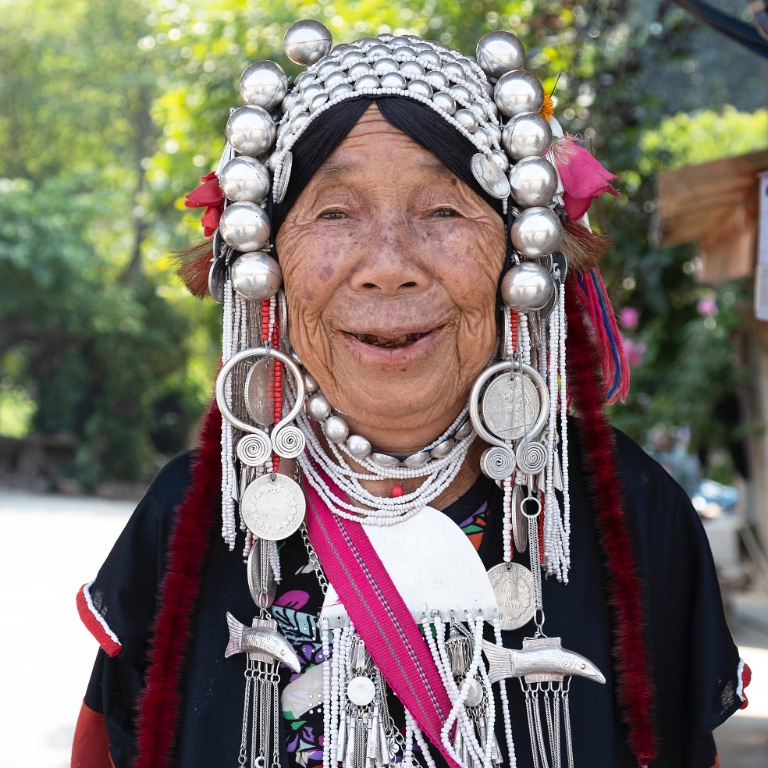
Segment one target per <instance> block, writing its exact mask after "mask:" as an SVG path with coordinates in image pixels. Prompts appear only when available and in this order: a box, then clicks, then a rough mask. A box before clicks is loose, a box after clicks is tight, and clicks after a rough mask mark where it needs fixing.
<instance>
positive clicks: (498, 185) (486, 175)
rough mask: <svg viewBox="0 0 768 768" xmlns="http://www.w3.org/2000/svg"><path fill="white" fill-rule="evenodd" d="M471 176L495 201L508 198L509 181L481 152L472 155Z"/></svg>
mask: <svg viewBox="0 0 768 768" xmlns="http://www.w3.org/2000/svg"><path fill="white" fill-rule="evenodd" d="M471 166H472V175H473V176H474V177H475V179H476V180H477V183H478V184H479V185H480V186H481V187H482V188H483V189H484V190H485V191H486V192H487V193H488V194H489V195H490V196H491V197H495V198H496V199H497V200H506V199H507V198H508V197H509V179H508V178H507V177H506V175H505V173H504V171H502V170H501V168H499V166H498V165H496V163H495V162H494V161H493V160H491V158H490V157H488V156H487V155H484V154H483V153H482V152H477V153H476V154H474V155H472V161H471Z"/></svg>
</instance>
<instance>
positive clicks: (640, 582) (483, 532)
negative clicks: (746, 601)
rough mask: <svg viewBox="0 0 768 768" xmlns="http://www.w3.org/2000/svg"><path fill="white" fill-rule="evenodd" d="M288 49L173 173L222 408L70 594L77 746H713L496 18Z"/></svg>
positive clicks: (553, 150)
mask: <svg viewBox="0 0 768 768" xmlns="http://www.w3.org/2000/svg"><path fill="white" fill-rule="evenodd" d="M285 48H286V53H287V54H288V56H289V57H291V58H292V59H293V60H294V61H296V62H297V63H300V64H303V65H308V69H307V70H306V72H304V73H303V74H301V75H300V76H299V77H298V78H297V79H296V81H295V83H294V84H293V85H292V86H291V87H289V85H288V80H287V78H286V77H285V75H284V74H283V72H282V70H281V69H280V67H279V66H277V65H276V64H274V63H272V62H257V63H256V64H254V65H252V66H251V67H249V68H248V69H247V70H246V72H245V73H244V75H243V78H242V80H241V94H242V96H243V99H244V101H245V102H246V104H245V106H242V107H240V108H239V109H236V110H235V111H234V112H233V113H232V115H231V117H230V119H229V123H228V126H227V138H228V144H227V149H226V151H225V154H224V157H223V158H222V163H221V165H220V166H219V170H218V173H217V174H216V175H215V176H214V175H211V176H210V177H208V178H207V179H206V183H205V185H204V186H203V188H202V190H201V191H198V192H197V193H196V195H194V196H191V204H193V205H194V204H199V203H201V202H202V203H204V204H208V205H209V210H208V212H207V213H206V216H205V217H204V223H206V224H207V225H209V226H210V227H211V231H212V230H213V229H216V227H217V225H218V229H217V231H216V234H215V235H214V238H213V241H212V249H213V253H212V254H211V251H210V248H209V249H208V252H207V253H205V254H203V256H202V257H199V258H197V259H193V260H192V261H191V262H190V263H189V264H187V266H186V267H185V268H184V270H183V273H184V276H185V278H186V279H187V281H188V284H189V285H190V287H191V288H192V290H193V291H195V292H197V293H201V292H202V290H203V286H205V287H207V288H209V290H210V292H211V293H212V295H213V296H214V298H216V299H217V300H219V301H220V302H222V303H223V305H224V334H223V339H224V345H223V358H222V362H223V365H222V369H221V371H220V373H219V376H218V378H217V383H216V404H215V405H214V406H212V408H211V411H210V412H209V414H208V416H207V418H206V422H205V424H204V428H203V431H202V436H201V444H200V447H199V449H198V450H197V451H194V452H191V453H189V454H183V455H181V456H179V457H177V458H176V459H174V460H173V461H172V462H171V463H170V464H169V465H168V466H167V467H166V468H165V469H164V470H163V471H162V472H161V473H160V475H159V476H158V478H157V479H156V480H155V481H154V483H153V484H152V486H151V487H150V489H149V491H148V492H147V495H146V497H145V498H144V500H143V501H142V502H141V504H140V505H139V507H138V509H137V511H136V513H135V514H134V516H133V517H132V519H131V521H130V522H129V523H128V525H127V527H126V529H125V531H124V533H123V534H122V536H121V538H120V540H119V541H118V542H117V544H116V546H115V548H114V549H113V551H112V553H111V554H110V556H109V558H108V559H107V561H106V563H105V565H104V566H103V568H102V569H101V570H100V572H99V574H98V576H97V578H96V579H95V580H94V581H93V582H91V583H90V584H89V585H86V587H84V588H83V590H82V591H81V593H80V595H79V598H78V600H79V607H80V610H81V615H82V616H83V619H84V621H85V623H86V625H87V626H88V627H89V629H91V631H92V632H93V633H94V635H95V636H96V637H97V639H98V640H99V641H100V644H101V646H102V649H101V650H100V652H99V656H98V659H97V662H96V667H95V669H94V673H93V676H92V679H91V684H90V686H89V688H88V691H87V693H86V697H85V704H84V707H83V712H82V714H81V718H80V722H79V724H78V730H77V734H76V739H75V751H74V759H73V764H75V765H109V764H110V760H111V763H112V764H114V765H115V766H118V767H119V768H122V766H129V765H136V766H141V767H142V768H144V767H145V766H161V765H183V766H198V765H199V766H206V767H207V768H208V767H210V766H220V765H234V764H235V763H236V764H237V765H240V766H248V767H249V768H262V767H265V766H272V767H273V768H274V767H276V766H278V765H280V766H302V767H303V766H319V765H320V764H322V765H323V766H324V768H331V766H333V767H334V768H335V767H336V766H339V765H343V766H345V768H385V767H386V766H393V765H394V764H396V763H404V764H406V765H411V764H414V763H418V764H420V765H422V766H425V767H429V768H432V766H435V765H444V764H448V765H450V766H452V767H454V768H458V767H460V768H490V766H496V765H502V764H503V765H509V766H514V765H515V764H517V765H520V766H526V767H527V766H536V768H539V766H542V767H543V766H561V765H567V766H569V768H572V767H573V766H582V767H583V766H600V768H612V767H614V766H615V767H616V768H619V767H620V766H638V765H654V766H669V768H672V767H673V766H674V768H680V767H681V766H690V767H691V768H693V767H696V768H709V766H712V765H714V764H715V762H716V754H715V748H714V743H713V740H712V736H711V732H712V731H713V730H714V728H716V727H717V726H718V725H720V724H721V723H722V722H723V721H724V720H725V719H726V718H727V717H729V716H730V715H731V714H732V713H733V712H734V711H735V710H736V709H738V708H739V707H740V706H742V705H743V703H744V702H745V701H746V699H745V697H744V695H743V680H742V678H743V676H744V675H743V673H744V665H743V663H741V662H740V660H739V657H738V653H737V650H736V648H735V647H734V645H733V642H732V640H731V638H730V635H729V632H728V630H727V627H726V625H725V621H724V619H723V613H722V607H721V603H720V598H719V594H718V589H717V581H716V578H715V574H714V568H713V564H712V559H711V555H710V554H709V551H708V548H707V544H706V538H705V536H704V533H703V531H702V529H701V526H700V524H699V522H698V518H697V516H696V514H695V513H694V511H693V510H692V508H691V506H690V504H689V503H688V501H687V499H686V498H685V495H684V494H683V492H682V491H681V490H680V489H679V487H678V486H677V485H676V484H675V483H674V481H673V480H671V479H670V478H669V477H668V476H667V475H666V473H665V472H664V471H663V470H662V469H661V468H660V467H659V466H658V465H656V464H655V463H654V462H653V461H652V460H651V459H649V458H648V457H647V456H646V455H645V454H643V452H642V451H641V450H640V449H639V448H637V447H636V446H635V445H634V444H632V443H631V442H630V441H629V440H628V439H627V438H626V437H624V436H623V435H621V434H619V433H615V432H613V431H611V430H610V428H609V427H608V426H607V424H606V422H605V420H604V418H603V416H602V415H601V404H602V402H601V401H602V399H603V394H602V393H603V392H604V391H610V395H611V396H616V395H618V394H620V393H621V391H622V390H623V389H624V388H625V382H624V379H623V378H622V366H621V358H620V353H619V347H618V345H617V344H616V338H617V336H616V335H614V334H615V327H613V325H612V320H611V313H610V309H609V307H610V305H608V304H607V298H606V297H605V294H604V292H603V289H602V283H601V281H600V279H599V275H598V273H597V272H596V270H595V268H594V266H595V264H594V256H595V251H596V250H598V249H599V246H600V241H599V238H597V237H596V236H594V235H592V234H591V232H590V231H589V229H588V226H587V224H586V223H585V220H584V219H582V220H581V221H576V219H579V217H581V216H582V214H584V213H585V211H586V208H587V207H588V204H589V200H590V198H591V196H592V195H593V194H597V193H598V192H600V191H607V190H608V184H607V181H609V180H610V179H611V178H612V177H611V176H610V175H609V174H607V173H605V172H603V171H602V169H600V168H599V167H596V164H595V163H594V161H591V159H590V158H588V157H585V156H584V154H583V150H580V148H579V147H578V146H576V145H574V144H573V143H572V142H570V141H569V140H567V139H562V138H560V139H559V140H558V138H557V137H558V136H562V132H561V131H560V130H559V126H558V124H557V122H556V120H555V118H554V116H553V115H552V110H551V103H550V102H548V100H547V97H546V94H544V92H543V90H542V88H541V85H540V83H539V82H538V81H537V80H536V79H535V78H534V77H533V76H532V75H531V74H530V73H528V72H526V71H525V70H524V69H523V65H524V52H523V49H522V46H521V45H520V43H519V41H518V40H517V39H516V38H515V37H514V36H513V35H511V34H509V33H504V32H493V33H489V34H488V35H486V36H485V37H484V38H483V39H482V40H481V41H480V42H479V44H478V48H477V56H476V59H469V58H467V57H465V56H463V55H461V54H460V53H459V52H458V51H453V50H449V49H448V48H446V47H445V46H442V45H440V44H437V43H430V42H426V41H423V40H420V39H419V38H416V37H413V36H404V37H392V36H391V35H382V36H380V37H379V38H368V39H365V40H361V41H357V42H355V43H352V44H349V45H340V46H336V47H335V48H333V49H331V39H330V35H329V33H328V31H327V30H326V29H325V28H324V27H323V26H322V25H320V24H317V23H316V22H298V23H297V24H295V25H294V26H293V27H291V29H289V30H288V32H287V33H286V37H285ZM595 176H597V177H598V182H597V184H596V186H594V187H593V188H592V189H589V188H588V187H587V186H585V184H586V182H587V181H588V177H590V178H592V177H595ZM219 185H220V187H219ZM220 189H221V190H223V193H222V192H220V191H219V190H220ZM224 195H226V199H227V200H226V207H225V208H224V210H223V214H222V215H221V218H220V221H219V220H218V213H219V212H220V210H218V211H217V209H218V208H219V203H222V204H223V203H224V199H223V197H224ZM222 207H223V205H222ZM568 214H570V218H569V215H568ZM209 266H210V274H209V273H208V268H209ZM566 273H568V275H567V276H566ZM566 335H567V348H568V361H566ZM601 354H602V356H603V359H602V360H601V359H600V355H601ZM601 372H602V378H601V376H600V375H599V374H600V373H601ZM569 403H570V405H571V407H572V408H573V411H574V413H575V414H578V418H569V417H567V416H566V411H567V409H568V406H569ZM222 417H223V418H222ZM218 509H220V511H221V515H222V517H221V518H220V520H221V530H222V533H223V537H224V540H225V542H226V544H227V545H228V546H225V545H222V544H221V542H218V541H217V540H216V539H217V537H216V536H215V535H214V529H215V528H218V527H219V526H218V523H217V522H216V521H217V519H218V512H217V510H218ZM542 575H544V577H545V578H542ZM547 577H548V578H547Z"/></svg>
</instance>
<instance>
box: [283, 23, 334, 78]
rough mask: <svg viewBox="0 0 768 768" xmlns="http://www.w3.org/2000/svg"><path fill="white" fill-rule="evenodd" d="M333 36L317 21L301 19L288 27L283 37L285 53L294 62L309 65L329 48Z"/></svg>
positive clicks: (325, 53)
mask: <svg viewBox="0 0 768 768" xmlns="http://www.w3.org/2000/svg"><path fill="white" fill-rule="evenodd" d="M332 45H333V38H332V37H331V33H330V32H329V31H328V28H327V27H326V26H325V25H324V24H321V23H320V22H319V21H313V20H312V19H302V20H301V21H297V22H295V23H294V24H291V26H290V27H288V30H287V31H286V33H285V36H284V37H283V50H284V51H285V55H286V56H287V57H288V58H289V59H290V60H291V61H293V62H294V63H296V64H302V65H303V66H305V67H309V66H311V65H312V64H315V63H316V62H317V61H319V60H320V59H321V58H322V57H323V56H325V55H327V53H328V52H329V51H330V50H331V47H332Z"/></svg>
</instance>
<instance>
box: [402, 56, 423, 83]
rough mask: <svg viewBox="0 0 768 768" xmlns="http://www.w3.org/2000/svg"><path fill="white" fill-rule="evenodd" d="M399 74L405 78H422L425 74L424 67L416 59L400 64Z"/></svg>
mask: <svg viewBox="0 0 768 768" xmlns="http://www.w3.org/2000/svg"><path fill="white" fill-rule="evenodd" d="M400 74H401V75H402V76H403V77H404V78H405V79H406V80H422V79H423V78H424V75H425V71H424V67H422V66H421V64H419V62H418V61H404V62H403V63H402V64H401V65H400Z"/></svg>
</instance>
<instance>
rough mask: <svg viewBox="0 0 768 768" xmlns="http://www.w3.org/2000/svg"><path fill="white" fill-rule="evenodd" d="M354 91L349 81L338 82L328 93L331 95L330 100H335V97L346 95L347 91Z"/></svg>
mask: <svg viewBox="0 0 768 768" xmlns="http://www.w3.org/2000/svg"><path fill="white" fill-rule="evenodd" d="M354 92H355V89H354V88H353V87H352V86H351V85H350V84H349V83H339V84H338V85H337V86H334V87H333V88H332V89H331V92H330V93H329V94H328V95H329V96H330V97H331V101H335V100H336V99H340V98H342V97H344V96H346V95H347V94H348V93H354Z"/></svg>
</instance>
